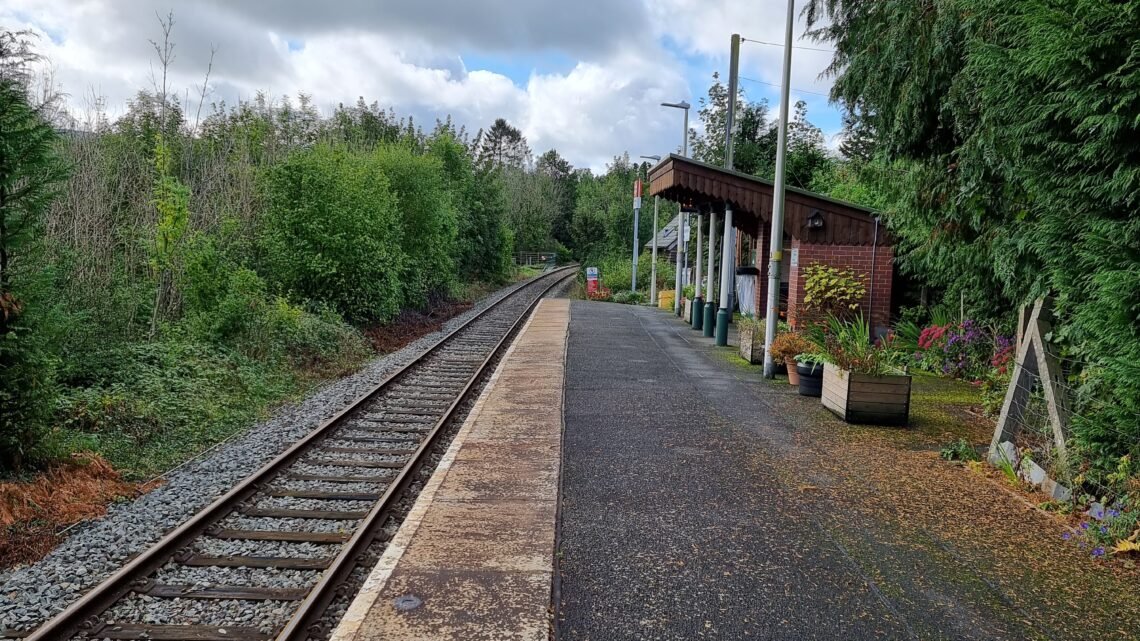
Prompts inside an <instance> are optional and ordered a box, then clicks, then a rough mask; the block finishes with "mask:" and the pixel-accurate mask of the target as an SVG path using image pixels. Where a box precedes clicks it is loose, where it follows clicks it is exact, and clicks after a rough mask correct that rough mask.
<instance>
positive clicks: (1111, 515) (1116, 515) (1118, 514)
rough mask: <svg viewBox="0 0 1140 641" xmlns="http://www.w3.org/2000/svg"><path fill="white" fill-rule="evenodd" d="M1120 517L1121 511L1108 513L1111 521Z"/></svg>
mask: <svg viewBox="0 0 1140 641" xmlns="http://www.w3.org/2000/svg"><path fill="white" fill-rule="evenodd" d="M1118 516H1120V511H1119V510H1109V511H1108V518H1110V519H1115V518H1116V517H1118Z"/></svg>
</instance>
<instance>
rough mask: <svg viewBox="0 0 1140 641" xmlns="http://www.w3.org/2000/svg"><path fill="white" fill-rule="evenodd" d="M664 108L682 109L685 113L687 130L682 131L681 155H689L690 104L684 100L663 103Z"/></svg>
mask: <svg viewBox="0 0 1140 641" xmlns="http://www.w3.org/2000/svg"><path fill="white" fill-rule="evenodd" d="M661 106H662V107H672V108H674V109H682V110H684V111H685V128H684V129H683V130H682V131H681V155H682V156H688V155H689V107H691V106H692V105H690V104H689V103H687V102H685V101H684V100H682V101H681V102H663V103H661Z"/></svg>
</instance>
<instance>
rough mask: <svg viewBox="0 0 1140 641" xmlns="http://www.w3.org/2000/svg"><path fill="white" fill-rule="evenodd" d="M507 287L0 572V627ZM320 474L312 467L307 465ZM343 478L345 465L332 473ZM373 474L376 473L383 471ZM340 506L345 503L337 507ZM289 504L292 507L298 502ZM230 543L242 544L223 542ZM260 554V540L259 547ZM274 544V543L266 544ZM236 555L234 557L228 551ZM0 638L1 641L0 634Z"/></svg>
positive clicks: (134, 546) (94, 574) (279, 447)
mask: <svg viewBox="0 0 1140 641" xmlns="http://www.w3.org/2000/svg"><path fill="white" fill-rule="evenodd" d="M512 289H513V288H512V287H508V288H504V289H503V290H500V291H498V292H496V293H494V294H492V295H490V296H487V297H486V298H484V299H482V300H480V301H478V302H477V303H476V304H475V305H474V306H473V307H472V309H471V310H469V311H467V312H464V313H463V314H460V315H459V316H456V317H455V318H453V319H451V320H449V321H448V322H447V323H445V324H444V326H443V327H442V328H441V330H440V331H439V332H436V333H433V334H429V335H427V336H424V337H422V338H420V339H418V340H416V341H413V342H412V343H410V344H409V345H407V346H406V347H404V348H403V349H401V350H399V351H397V352H394V353H392V354H389V355H387V356H384V357H380V358H377V359H375V360H373V361H372V362H370V363H369V364H368V365H367V366H365V367H364V368H363V369H362V370H361V371H359V372H357V373H356V374H354V375H352V376H349V377H346V378H343V379H340V380H338V381H335V382H332V383H329V384H326V385H324V386H323V387H321V388H320V389H318V390H317V391H316V392H315V393H313V394H311V395H310V396H309V397H308V398H307V399H305V400H304V401H302V402H300V403H296V404H292V405H288V406H285V407H283V408H281V409H280V410H278V411H277V412H276V414H275V416H274V417H273V418H271V419H270V420H268V421H265V422H263V423H260V424H258V425H256V426H255V427H253V428H252V429H251V430H249V431H248V432H246V433H245V434H244V435H243V436H240V437H238V438H236V439H234V440H233V441H231V442H229V443H227V444H225V445H223V446H221V447H219V448H218V449H216V450H214V451H212V452H211V453H209V454H208V455H206V456H204V457H203V458H201V459H199V460H196V461H194V462H191V463H189V464H188V465H186V466H184V467H182V468H181V469H178V470H176V471H175V472H173V473H172V474H170V475H169V476H168V477H167V483H166V484H165V485H164V486H162V487H160V488H158V489H156V490H154V491H152V492H150V493H148V494H146V495H144V496H141V497H139V498H138V499H136V500H134V501H130V502H125V503H119V504H114V505H111V506H110V507H109V508H108V512H107V515H106V516H105V517H104V518H102V519H99V520H97V521H93V522H91V523H88V524H86V525H84V526H81V527H78V528H74V529H73V530H72V531H71V532H70V533H69V536H68V538H67V539H66V540H65V541H64V542H63V543H61V544H60V545H59V546H57V547H56V549H55V550H53V551H52V552H51V553H50V554H48V556H46V557H45V558H44V559H42V560H41V561H39V562H37V563H35V564H32V565H30V566H25V567H20V568H16V569H12V570H8V571H5V572H2V573H0V629H3V628H13V629H28V628H32V627H35V626H37V625H39V624H40V623H42V622H43V621H44V620H45V619H47V618H49V617H51V616H53V615H55V614H57V613H58V612H60V611H61V610H63V609H64V608H65V607H67V605H69V604H70V603H71V602H72V601H74V600H75V599H76V598H78V597H79V596H80V595H82V594H83V593H84V592H86V591H87V590H88V589H90V588H91V587H92V586H94V585H95V584H96V583H98V582H100V581H102V580H103V579H105V578H106V577H108V576H109V575H110V574H111V573H113V572H114V571H115V570H117V569H118V568H119V567H120V566H121V565H122V563H123V562H124V560H125V559H126V558H127V557H129V556H130V555H133V554H136V553H138V552H140V551H141V550H143V549H144V548H145V547H147V546H148V545H149V544H151V543H153V542H155V541H156V540H158V539H159V538H160V537H161V535H162V534H163V533H165V532H167V531H169V530H171V529H173V528H174V527H176V526H177V525H178V524H180V523H181V522H183V521H184V520H186V519H187V518H188V517H190V516H191V515H193V514H194V513H195V512H197V511H198V510H200V509H201V508H202V507H204V506H205V505H207V504H208V503H209V502H210V501H212V500H213V499H215V498H217V497H218V496H220V495H221V494H223V493H224V492H226V491H227V490H228V489H229V488H231V487H232V486H233V485H234V484H235V483H237V482H238V481H239V480H241V479H242V478H244V477H246V476H248V475H249V474H251V473H252V472H253V471H255V470H256V469H257V468H258V467H260V466H261V465H263V464H265V463H266V462H267V461H269V460H270V459H272V458H273V457H274V456H276V455H277V454H279V453H280V452H281V451H283V450H285V449H286V448H287V447H288V446H289V445H291V444H292V443H293V442H294V441H296V440H297V439H298V438H300V437H302V436H304V435H305V434H307V433H308V432H309V431H310V430H312V429H313V428H314V427H315V426H316V425H317V424H319V423H320V422H321V421H323V420H325V419H327V418H329V417H330V416H332V415H333V414H335V413H336V412H337V411H339V410H341V409H342V408H344V407H345V406H347V405H349V404H350V403H352V401H354V400H355V399H357V398H358V397H360V396H361V395H363V394H364V393H365V392H367V391H368V390H369V389H371V388H372V387H374V386H375V385H376V384H377V383H378V382H379V381H380V380H382V379H383V378H384V376H386V375H387V374H388V373H390V372H392V371H393V370H395V369H396V368H398V367H400V366H401V365H404V364H406V363H407V362H409V361H410V360H412V359H413V358H414V357H415V355H416V354H418V353H419V352H421V351H422V350H424V349H426V348H427V347H428V346H430V345H431V344H432V343H433V342H435V341H437V340H439V338H440V337H442V336H443V334H445V333H446V332H448V331H451V330H452V329H454V328H455V327H457V326H458V325H460V324H462V323H463V322H465V321H466V320H467V319H468V318H470V317H471V316H473V315H474V314H476V313H478V312H479V311H481V310H482V309H484V308H486V307H487V306H488V305H490V304H491V303H493V302H494V301H497V300H499V299H500V298H502V297H503V296H505V295H506V294H507V293H508V292H509V291H511V290H512ZM309 467H311V468H312V470H311V471H312V472H313V473H321V472H322V471H324V470H321V469H320V468H319V467H317V466H309ZM333 469H337V470H338V471H339V472H341V473H343V472H344V471H345V470H344V468H333ZM370 474H375V475H377V476H380V475H381V474H383V472H382V471H381V470H374V471H372V472H370ZM339 503H340V504H341V505H342V506H343V505H344V502H339ZM295 504H296V502H295V501H294V502H293V503H291V505H295ZM224 543H225V544H227V545H231V546H233V545H235V544H241V543H243V542H240V541H238V542H232V541H226V542H224ZM257 545H258V546H259V548H258V549H259V550H260V551H263V550H264V549H265V548H266V547H267V546H266V544H265V543H261V542H259V543H257ZM270 545H272V544H270ZM227 553H229V554H234V553H235V552H232V551H231V552H227ZM0 641H4V640H3V638H2V637H0Z"/></svg>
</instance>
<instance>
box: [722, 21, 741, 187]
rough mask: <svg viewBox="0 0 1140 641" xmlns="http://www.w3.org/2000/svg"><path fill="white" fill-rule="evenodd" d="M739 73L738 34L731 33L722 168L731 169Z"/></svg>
mask: <svg viewBox="0 0 1140 641" xmlns="http://www.w3.org/2000/svg"><path fill="white" fill-rule="evenodd" d="M739 74H740V34H739V33H734V34H732V44H731V45H730V47H729V57H728V113H727V114H726V115H725V119H724V168H725V169H732V130H733V127H735V125H736V87H737V84H736V83H737V76H738V75H739Z"/></svg>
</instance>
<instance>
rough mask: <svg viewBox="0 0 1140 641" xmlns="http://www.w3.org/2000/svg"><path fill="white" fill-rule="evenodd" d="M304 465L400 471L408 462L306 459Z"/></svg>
mask: <svg viewBox="0 0 1140 641" xmlns="http://www.w3.org/2000/svg"><path fill="white" fill-rule="evenodd" d="M305 463H306V464H308V465H325V466H328V467H369V468H372V467H379V468H385V469H390V470H398V469H401V468H403V467H404V466H405V465H407V464H408V462H407V461H406V460H404V461H353V460H348V459H345V460H341V459H324V458H320V459H306V460H305ZM316 498H319V497H316Z"/></svg>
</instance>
